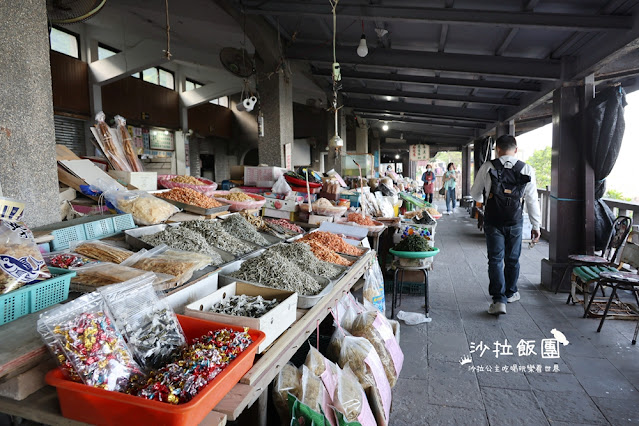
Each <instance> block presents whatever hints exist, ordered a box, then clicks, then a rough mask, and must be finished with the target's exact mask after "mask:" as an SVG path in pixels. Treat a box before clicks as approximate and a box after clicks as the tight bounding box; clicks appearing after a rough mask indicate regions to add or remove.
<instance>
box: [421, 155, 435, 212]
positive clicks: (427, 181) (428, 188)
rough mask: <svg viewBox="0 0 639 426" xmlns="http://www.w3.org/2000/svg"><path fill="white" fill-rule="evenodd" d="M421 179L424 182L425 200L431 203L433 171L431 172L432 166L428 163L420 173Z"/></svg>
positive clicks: (433, 184) (433, 190)
mask: <svg viewBox="0 0 639 426" xmlns="http://www.w3.org/2000/svg"><path fill="white" fill-rule="evenodd" d="M422 181H423V182H424V194H425V195H426V201H427V202H429V203H431V204H433V193H435V173H433V167H432V166H431V165H430V164H427V165H426V171H425V172H424V174H422Z"/></svg>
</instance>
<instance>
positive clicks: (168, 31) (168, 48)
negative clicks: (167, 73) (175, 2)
mask: <svg viewBox="0 0 639 426" xmlns="http://www.w3.org/2000/svg"><path fill="white" fill-rule="evenodd" d="M164 9H165V11H166V50H165V51H164V57H165V58H166V59H168V60H171V56H172V55H171V24H170V23H169V0H164Z"/></svg>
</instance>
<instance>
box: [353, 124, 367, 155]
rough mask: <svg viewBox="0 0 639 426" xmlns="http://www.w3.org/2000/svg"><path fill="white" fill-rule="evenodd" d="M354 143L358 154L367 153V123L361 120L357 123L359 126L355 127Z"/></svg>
mask: <svg viewBox="0 0 639 426" xmlns="http://www.w3.org/2000/svg"><path fill="white" fill-rule="evenodd" d="M355 143H356V146H357V148H356V149H355V151H356V152H357V153H358V154H366V153H368V123H366V120H363V121H361V122H360V123H359V127H357V128H355Z"/></svg>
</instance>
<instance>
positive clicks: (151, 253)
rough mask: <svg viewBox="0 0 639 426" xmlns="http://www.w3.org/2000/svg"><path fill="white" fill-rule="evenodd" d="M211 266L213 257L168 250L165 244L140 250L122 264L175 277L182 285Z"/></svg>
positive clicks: (178, 283) (177, 282)
mask: <svg viewBox="0 0 639 426" xmlns="http://www.w3.org/2000/svg"><path fill="white" fill-rule="evenodd" d="M210 264H211V257H210V256H207V255H205V254H201V253H194V252H188V251H180V250H174V249H170V248H168V247H167V246H166V245H165V244H161V245H159V246H157V247H154V248H153V249H151V250H148V251H147V250H140V251H139V252H137V253H136V254H134V255H133V256H131V257H129V258H128V259H127V260H125V261H124V262H122V265H124V266H130V267H132V268H136V269H142V270H144V271H150V272H155V273H156V274H157V273H162V274H168V275H173V276H174V277H175V279H176V284H177V285H181V284H184V283H185V282H187V281H188V280H190V279H191V277H192V276H193V272H195V271H198V270H200V269H202V268H205V267H206V266H208V265H210Z"/></svg>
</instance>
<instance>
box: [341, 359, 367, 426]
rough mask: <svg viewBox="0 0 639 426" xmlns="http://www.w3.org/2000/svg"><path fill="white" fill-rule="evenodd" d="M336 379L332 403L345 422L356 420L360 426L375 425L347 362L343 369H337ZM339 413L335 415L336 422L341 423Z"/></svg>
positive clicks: (361, 390) (359, 386)
mask: <svg viewBox="0 0 639 426" xmlns="http://www.w3.org/2000/svg"><path fill="white" fill-rule="evenodd" d="M336 379H337V380H336V387H335V391H334V393H333V405H334V406H335V409H336V410H337V411H338V412H339V414H341V415H342V417H343V419H344V420H345V422H348V423H350V422H358V423H359V424H360V425H361V426H377V422H376V421H375V417H374V416H373V413H372V411H371V407H370V405H369V404H368V399H366V394H365V393H364V389H363V388H362V385H360V384H359V382H358V381H357V376H355V373H353V370H351V367H350V365H349V364H348V363H347V364H346V365H345V366H344V369H343V370H338V371H337V378H336ZM339 414H338V415H337V420H338V424H342V423H343V422H340V420H341V419H340V415H339Z"/></svg>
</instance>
